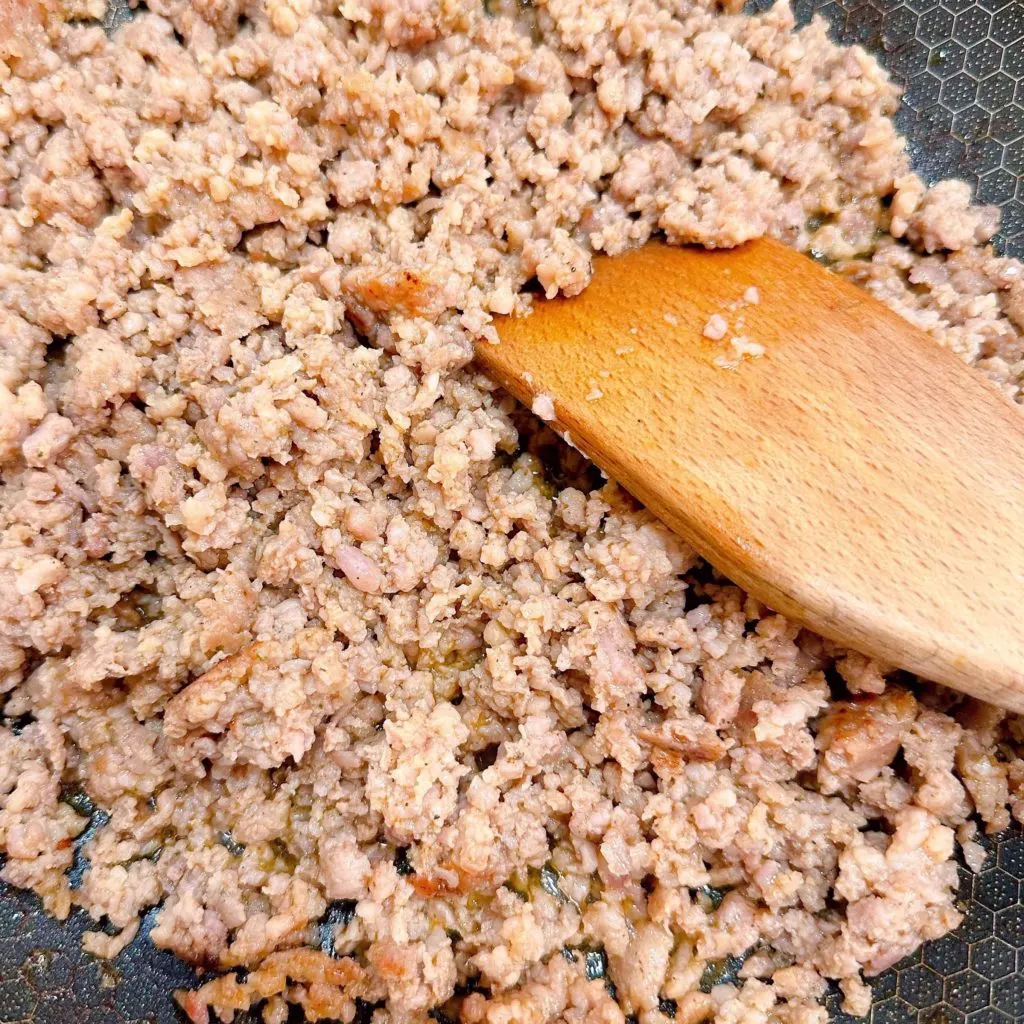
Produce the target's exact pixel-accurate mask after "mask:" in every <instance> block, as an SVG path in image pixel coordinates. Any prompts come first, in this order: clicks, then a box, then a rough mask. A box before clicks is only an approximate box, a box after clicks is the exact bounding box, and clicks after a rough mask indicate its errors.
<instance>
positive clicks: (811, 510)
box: [478, 240, 1024, 711]
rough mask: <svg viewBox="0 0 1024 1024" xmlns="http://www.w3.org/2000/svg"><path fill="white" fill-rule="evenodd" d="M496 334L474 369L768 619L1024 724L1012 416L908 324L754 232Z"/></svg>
mask: <svg viewBox="0 0 1024 1024" xmlns="http://www.w3.org/2000/svg"><path fill="white" fill-rule="evenodd" d="M751 286H753V287H756V288H757V289H758V292H759V294H760V301H759V302H758V303H757V304H756V305H747V306H746V308H745V309H744V310H743V311H742V316H743V318H744V320H745V323H744V326H743V327H742V330H740V331H737V330H735V321H736V319H737V317H738V315H739V314H738V313H733V314H730V313H729V305H730V304H731V303H734V302H736V300H738V299H741V297H742V296H743V295H744V293H745V292H746V290H747V289H748V288H749V287H751ZM715 314H724V315H725V316H726V318H727V319H729V320H731V321H732V322H733V325H734V329H733V330H732V331H731V334H737V333H741V334H742V335H745V336H746V337H748V338H749V339H751V340H752V341H753V342H755V343H758V344H760V345H762V346H763V347H764V354H763V356H761V357H760V358H743V359H742V360H739V361H738V363H736V365H735V368H733V369H730V368H727V366H723V364H728V363H730V362H735V360H734V359H733V356H734V355H735V353H734V350H733V349H732V348H731V347H730V345H729V335H727V336H726V337H725V338H723V339H722V340H721V341H714V340H711V339H709V338H707V337H705V336H704V328H705V326H706V325H707V323H708V321H709V320H710V318H711V317H712V316H713V315H715ZM499 333H500V335H501V339H502V340H501V344H500V345H496V346H481V347H480V350H479V352H478V358H479V359H480V360H481V361H482V363H483V364H484V365H485V366H486V367H487V369H488V371H489V372H490V373H491V374H492V375H494V377H496V379H498V380H499V381H500V382H501V383H502V384H504V385H505V386H506V387H507V388H508V389H509V390H511V391H512V393H513V394H515V395H516V396H517V397H518V398H520V399H521V400H523V401H524V402H526V403H527V404H530V403H531V402H532V401H533V399H534V397H535V396H536V395H537V394H538V393H543V394H546V395H550V396H551V397H552V398H553V399H554V407H555V411H556V421H557V424H556V425H557V426H558V427H559V428H560V429H562V430H563V431H566V430H567V431H568V432H569V434H570V436H571V439H572V441H573V443H575V444H576V445H578V447H580V448H581V449H582V450H583V451H584V452H586V453H587V454H588V455H589V456H590V457H591V458H592V459H593V460H594V461H595V462H596V463H597V465H599V466H600V467H601V468H602V469H604V470H605V471H606V472H607V473H608V474H609V475H610V476H611V477H612V478H613V479H615V480H617V481H618V482H619V483H621V484H622V485H623V486H624V487H626V488H627V489H628V490H629V491H631V492H632V493H633V494H634V495H635V496H636V497H637V498H639V499H640V500H641V501H643V502H644V503H645V504H646V505H648V507H650V508H651V510H652V511H654V512H655V513H656V514H657V515H658V516H659V517H660V518H661V519H662V520H663V521H664V522H666V523H667V524H668V525H669V526H671V527H672V528H673V529H675V530H677V531H678V532H679V533H680V534H681V535H683V536H684V537H686V538H687V539H688V540H690V541H691V542H692V543H693V544H694V545H695V546H696V548H697V550H698V551H700V552H701V553H702V554H703V555H705V556H706V557H707V558H708V559H709V560H710V561H711V562H712V563H713V564H714V565H715V566H716V567H717V568H719V569H720V570H721V571H723V572H724V573H726V574H727V575H728V576H729V577H730V578H732V579H733V580H735V581H736V582H737V583H739V584H740V585H741V586H743V587H745V588H746V589H748V590H749V591H750V592H751V593H753V594H754V595H755V596H757V597H758V598H759V599H761V600H762V601H764V602H765V603H766V604H768V605H769V606H770V607H772V608H775V609H777V610H778V611H780V612H782V613H783V614H785V615H787V616H790V617H792V618H794V619H795V620H797V621H800V622H802V623H804V624H806V625H808V626H810V627H811V628H813V629H815V630H816V631H818V632H820V633H822V634H824V635H825V636H828V637H831V638H833V639H835V640H837V641H839V642H841V643H843V644H847V645H849V646H851V647H853V648H855V649H857V650H860V651H862V652H864V653H866V654H869V655H872V656H874V657H877V658H879V659H881V660H883V661H885V662H887V663H889V664H893V665H897V666H901V667H904V668H907V669H910V670H912V671H914V672H917V673H919V674H920V675H922V676H924V677H926V678H928V679H932V680H936V681H938V682H942V683H946V684H948V685H950V686H953V687H955V688H957V689H960V690H963V691H965V692H967V693H970V694H973V695H975V696H977V697H980V698H982V699H984V700H988V701H992V702H993V703H996V704H1001V705H1003V706H1005V707H1009V708H1013V709H1015V710H1017V711H1024V416H1022V413H1021V410H1019V409H1017V408H1015V407H1014V406H1013V404H1012V403H1011V402H1010V401H1009V400H1007V399H1006V398H1005V397H1004V396H1003V395H1001V394H1000V393H998V392H997V391H996V390H995V389H994V388H993V387H992V386H991V385H990V384H989V383H988V382H987V381H985V380H984V379H983V378H982V377H981V376H980V375H978V374H977V373H976V372H974V371H972V370H970V369H969V368H967V367H966V366H965V365H964V364H962V363H961V362H960V361H959V360H958V359H957V358H956V357H955V356H954V355H953V354H952V353H950V352H947V351H945V350H943V349H942V348H941V347H939V346H938V345H936V344H935V342H934V341H932V340H931V339H930V338H929V337H928V336H927V335H925V334H924V333H923V332H922V331H920V330H918V329H917V328H915V327H913V326H911V325H910V324H909V323H907V322H906V321H905V320H903V319H902V318H901V317H899V316H898V315H897V314H895V313H894V312H892V311H891V310H889V309H888V308H887V307H885V306H884V305H882V304H881V303H880V302H877V301H876V300H874V299H872V298H871V297H870V296H868V295H867V294H866V293H865V292H863V291H862V290H861V289H858V288H856V287H855V286H853V285H852V284H849V283H848V282H846V281H843V280H841V279H840V278H838V277H837V276H836V275H834V274H830V273H829V272H827V271H825V270H824V269H822V268H820V267H818V266H817V265H816V264H814V263H813V262H812V261H811V260H809V259H807V258H805V257H803V256H800V255H799V254H797V253H794V252H792V251H791V250H789V249H787V248H785V247H784V246H782V245H780V244H778V243H775V242H772V241H767V240H765V241H761V242H757V243H752V244H749V245H746V246H743V247H741V248H739V249H735V250H731V251H727V252H718V253H708V252H705V251H703V250H699V251H693V250H688V249H679V248H670V247H666V246H660V245H648V246H646V247H645V248H643V249H640V250H637V251H635V252H632V253H629V254H627V255H625V256H623V257H618V258H615V259H600V260H598V264H597V267H596V270H595V278H594V281H593V283H592V284H591V286H590V287H589V288H588V289H587V291H586V292H584V293H583V294H582V295H580V296H578V297H576V298H573V299H569V300H563V299H555V300H553V301H551V302H542V303H538V310H537V312H535V313H534V314H533V315H532V316H529V317H520V318H510V319H506V320H504V321H503V322H502V323H501V324H500V325H499ZM524 370H525V371H528V373H529V375H530V376H529V377H525V376H524ZM528 381H529V383H528Z"/></svg>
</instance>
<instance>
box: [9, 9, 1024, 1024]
mask: <svg viewBox="0 0 1024 1024" xmlns="http://www.w3.org/2000/svg"><path fill="white" fill-rule="evenodd" d="M101 6H102V5H101V4H100V3H99V0H66V3H65V4H64V5H63V6H61V5H59V4H58V3H56V2H55V0H45V2H38V3H37V2H35V0H0V17H2V19H3V24H2V26H0V27H2V29H3V31H0V56H2V64H0V71H2V75H0V141H2V146H3V154H2V160H0V473H2V491H0V694H3V700H4V703H3V716H4V718H3V721H4V724H3V726H2V728H0V849H3V851H4V852H5V853H6V858H7V859H6V864H5V865H4V867H3V871H2V877H3V878H4V879H5V880H7V881H8V882H11V883H13V884H15V885H18V886H24V887H29V888H32V889H34V890H35V891H36V892H37V893H38V894H39V896H40V897H41V899H42V900H43V903H44V904H45V906H46V908H47V909H48V910H49V911H50V912H51V913H53V914H55V915H57V916H58V917H63V916H65V915H67V914H68V913H69V911H70V909H71V908H72V907H73V906H81V907H84V908H85V909H86V910H87V911H88V912H89V913H90V914H91V915H92V916H93V917H94V918H95V919H96V921H97V922H98V924H99V923H102V924H103V925H104V928H100V927H97V929H96V931H94V932H92V933H90V935H89V936H88V937H87V941H88V943H89V948H90V949H91V950H92V951H93V952H95V953H96V954H98V955H101V956H113V955H116V953H117V952H118V950H119V949H120V948H122V947H123V946H124V944H125V943H127V942H128V941H130V940H131V939H132V937H133V936H134V935H135V934H136V931H137V928H138V921H139V917H140V915H141V914H143V913H144V912H145V911H146V910H147V909H148V908H150V907H159V911H158V914H157V917H156V925H155V927H154V929H153V931H152V934H151V939H152V941H153V942H155V943H156V944H157V945H159V946H162V947H165V948H167V949H170V950H173V951H174V952H175V953H177V954H178V955H179V956H181V957H184V958H185V959H187V960H190V961H192V962H194V963H196V964H200V965H203V966H204V967H206V968H208V969H213V971H214V976H213V979H212V980H208V981H206V983H205V984H204V985H202V987H201V988H199V989H198V991H196V992H194V993H189V994H182V995H180V996H179V998H180V1000H181V1002H182V1005H183V1006H184V1007H185V1009H186V1011H187V1013H188V1014H189V1016H190V1017H191V1018H192V1020H193V1021H195V1022H197V1024H198V1022H205V1021H206V1020H207V1019H209V1016H210V1014H211V1013H213V1014H214V1015H215V1016H217V1017H219V1018H220V1019H222V1020H225V1021H226V1020H229V1019H230V1018H231V1017H232V1015H233V1014H234V1012H235V1011H237V1010H240V1009H244V1008H247V1007H250V1006H252V1005H256V1004H260V1005H261V1006H262V1012H263V1016H264V1019H265V1020H266V1021H267V1022H268V1024H280V1022H283V1021H284V1019H285V1017H286V1015H287V1010H288V1005H289V1004H298V1005H300V1006H301V1007H302V1008H303V1009H304V1012H305V1013H306V1015H307V1017H308V1018H309V1019H311V1020H316V1019H319V1018H334V1019H338V1020H341V1021H351V1020H352V1019H353V1017H354V1014H355V1012H356V1006H357V1001H360V1000H361V1001H363V1002H365V1003H366V1004H369V1005H370V1006H371V1007H372V1008H373V1010H372V1017H373V1024H392V1022H393V1024H399V1022H402V1024H404V1022H424V1021H426V1020H427V1015H428V1013H430V1012H435V1013H436V1012H438V1011H440V1012H442V1013H444V1014H446V1015H448V1016H449V1017H451V1018H454V1019H457V1020H458V1021H460V1022H462V1024H546V1022H549V1021H550V1022H565V1024H623V1020H624V1017H625V1016H627V1015H635V1016H636V1018H637V1021H638V1024H667V1021H668V1020H669V1018H670V1017H671V1016H672V1015H673V1014H674V1020H675V1022H676V1024H697V1022H699V1021H704V1020H708V1021H715V1022H717V1024H769V1022H770V1024H814V1022H821V1021H822V1020H823V1019H824V1011H823V1009H822V1008H821V1006H820V1005H819V1002H818V1001H819V999H820V997H821V995H822V993H823V991H824V987H825V979H829V978H833V979H839V980H840V981H841V983H842V986H843V990H844V992H845V994H846V1000H847V1007H848V1009H850V1010H851V1011H852V1012H854V1013H863V1012H865V1011H866V1010H867V1008H868V1005H869V993H868V990H867V989H866V987H865V986H864V984H863V982H862V980H861V976H862V972H863V973H864V974H868V975H870V974H872V973H875V972H878V971H881V970H883V969H884V968H885V967H887V966H888V965H890V964H892V963H893V962H895V961H896V960H898V959H899V958H901V957H902V956H903V955H904V954H906V953H908V952H909V951H911V950H913V949H914V948H915V947H916V946H917V945H918V944H919V943H921V942H922V941H924V940H926V939H929V938H934V937H937V936H940V935H942V934H944V933H945V932H947V931H948V930H949V929H951V928H952V927H954V926H955V925H956V924H957V922H958V921H959V918H960V914H959V913H958V911H957V909H956V907H955V905H954V902H953V894H954V888H955V885H956V869H955V865H954V862H953V860H952V856H953V852H954V844H955V839H956V838H957V835H958V836H959V839H960V840H961V841H962V842H963V843H964V844H965V854H966V856H967V859H968V862H969V863H972V864H974V865H977V864H978V863H979V858H980V856H981V853H982V851H981V849H980V847H979V846H978V845H977V843H975V842H974V841H973V839H972V838H971V837H972V835H973V834H974V833H973V828H974V824H973V823H974V821H975V820H976V819H978V818H980V820H981V821H982V822H983V823H984V826H985V827H986V828H987V829H989V830H990V831H996V830H999V829H1002V828H1003V827H1004V826H1006V825H1007V823H1008V822H1009V820H1010V815H1011V814H1012V815H1014V816H1016V817H1017V818H1018V819H1020V818H1022V817H1024V761H1022V760H1021V759H1020V758H1019V757H1017V756H1016V754H1015V751H1016V750H1018V749H1019V747H1018V746H1017V743H1018V741H1019V740H1020V739H1021V733H1022V725H1021V720H1020V719H1016V718H1013V717H1009V718H1007V717H1005V716H1004V715H1003V714H1002V713H1000V712H998V711H995V710H993V709H991V708H988V707H984V706H982V705H979V704H976V703H973V702H970V701H964V700H961V699H959V698H956V697H955V696H954V695H951V694H949V693H946V692H943V691H940V690H938V689H936V688H933V687H928V686H923V685H919V684H918V683H917V682H916V681H914V680H910V679H907V678H905V677H901V678H900V679H894V678H893V677H892V675H891V673H889V671H888V670H887V669H886V668H885V667H883V666H879V665H877V664H873V663H872V662H870V661H867V660H866V659H864V658H862V657H860V656H858V655H856V654H850V653H847V652H844V651H841V650H837V649H835V648H833V647H832V646H831V645H829V644H828V643H825V642H823V641H822V640H820V639H819V638H817V637H815V636H813V635H810V634H808V633H807V632H803V631H801V630H799V629H798V628H797V627H795V626H794V625H792V624H790V623H788V622H787V621H785V620H784V619H782V618H781V617H779V616H778V615H774V614H772V613H771V612H770V611H769V610H768V609H766V608H764V607H762V606H760V605H759V604H758V603H757V602H756V601H754V600H752V599H751V598H749V597H747V596H746V595H744V594H743V593H742V592H741V591H740V590H738V589H737V588H736V587H734V586H731V585H730V584H729V583H728V582H726V581H725V580H722V579H720V578H719V577H717V576H716V575H715V573H714V572H713V570H711V569H710V568H709V567H708V566H707V565H706V564H704V563H702V562H701V561H699V559H698V558H697V557H696V556H695V555H694V553H693V552H692V551H691V550H689V549H688V548H687V547H686V545H685V544H683V543H681V542H680V541H679V540H678V539H676V538H674V537H673V536H671V535H670V534H669V533H668V532H666V531H665V530H664V529H663V528H662V527H661V526H659V525H658V524H657V523H656V522H655V521H654V520H652V518H651V517H650V516H649V515H648V514H647V513H645V512H644V511H643V510H642V509H639V508H637V507H636V506H635V505H634V504H633V503H632V502H631V501H630V500H629V499H628V497H627V496H625V495H623V494H622V493H621V492H619V491H617V490H616V489H615V487H614V486H613V485H611V484H607V485H603V486H602V485H601V484H600V481H598V480H597V479H596V478H595V476H594V474H593V473H592V472H591V470H590V468H589V467H588V466H586V465H585V463H584V462H583V460H582V459H581V458H580V457H579V456H578V455H577V454H576V453H575V452H573V451H572V450H571V449H569V448H568V447H566V446H565V445H563V444H562V443H561V442H560V441H559V440H558V439H557V438H556V437H555V436H554V435H553V434H552V433H551V432H550V430H549V429H548V428H547V427H545V426H544V425H543V424H542V423H541V422H540V421H539V420H538V419H535V418H531V417H530V416H529V414H527V413H526V412H525V411H524V410H521V409H519V408H517V407H516V406H515V404H514V403H513V402H512V401H511V400H510V399H509V398H508V397H507V396H505V395H504V394H502V393H501V392H499V391H496V390H495V388H494V387H493V385H491V384H490V383H489V382H488V381H487V380H486V379H484V378H483V377H482V376H480V375H479V374H478V373H475V372H474V370H473V368H472V367H471V365H470V362H469V361H470V357H471V354H472V350H473V344H474V342H475V341H476V340H478V339H482V338H488V337H490V336H491V335H492V334H493V328H492V327H491V326H490V317H491V314H492V313H507V312H509V311H511V310H513V309H514V308H517V307H522V306H523V305H524V304H525V301H526V300H525V299H521V298H518V296H519V293H520V290H521V288H522V287H523V285H524V284H525V283H526V282H527V281H529V280H530V279H533V278H535V279H536V280H537V281H538V282H539V285H540V287H541V288H542V289H543V290H544V291H546V292H547V293H548V294H554V293H556V292H564V293H568V294H573V293H575V292H578V291H579V290H580V289H581V288H583V287H584V286H585V285H586V282H587V279H588V275H589V272H590V260H591V253H592V252H593V251H596V250H603V251H606V252H611V253H615V252H619V251H621V250H623V249H624V248H626V247H628V246H632V245H636V244H639V243H642V242H643V241H645V240H646V239H647V238H648V237H649V236H650V235H651V233H652V232H660V233H663V234H664V235H665V236H667V237H668V238H669V239H670V240H671V241H673V242H679V243H699V244H703V245H708V246H731V245H735V244H737V243H739V242H742V241H743V240H745V239H749V238H752V237H755V236H759V235H762V234H764V233H770V234H773V235H775V236H777V237H780V238H782V239H783V240H785V241H786V242H788V243H789V244H791V245H793V246H796V247H798V248H800V249H803V250H810V251H812V252H813V253H814V254H815V255H816V256H817V257H818V258H820V259H825V260H827V261H829V262H830V263H832V264H833V265H834V267H835V269H836V271H837V272H839V273H842V274H846V275H848V276H849V277H851V278H852V279H854V280H855V281H857V282H859V283H860V284H862V285H863V286H864V287H865V288H867V289H868V290H869V291H871V292H872V293H874V294H875V295H877V296H879V297H880V298H881V299H883V300H884V301H886V302H888V303H889V304H890V305H892V306H893V307H894V308H896V309H897V310H898V311H899V312H900V313H902V314H903V315H904V316H906V317H907V318H908V319H910V320H912V321H913V322H915V323H917V324H919V325H921V326H922V327H923V328H924V329H925V330H927V331H928V332H930V334H931V335H932V336H933V337H934V338H935V340H936V342H937V343H938V344H942V345H946V346H948V347H950V348H952V349H953V350H955V351H956V352H957V353H959V354H960V355H961V356H962V357H963V358H964V359H965V360H967V361H969V362H971V363H972V364H974V365H975V366H976V367H978V369H979V370H980V371H981V372H983V373H985V374H987V375H988V376H989V377H991V378H992V379H993V380H995V381H997V382H998V383H999V385H1000V386H1002V387H1003V388H1005V390H1006V392H1007V393H1008V394H1009V395H1010V396H1012V397H1013V398H1014V399H1015V400H1018V401H1019V400H1020V398H1021V383H1022V378H1024V361H1022V358H1024V347H1022V342H1021V328H1022V326H1024V282H1022V279H1021V265H1020V264H1019V263H1017V262H1016V261H1014V260H1010V259H1004V258H1000V257H999V256H997V255H995V254H994V253H993V251H992V250H991V248H990V247H989V246H988V245H987V244H986V243H987V241H988V239H989V238H990V237H991V236H992V234H993V232H994V230H995V228H996V221H997V218H996V214H995V212H994V211H993V210H992V209H987V208H977V207H973V206H972V205H971V202H970V195H969V192H968V189H967V187H966V186H964V185H962V184H960V183H957V182H944V183H942V184H939V185H937V186H935V187H933V188H927V187H926V186H925V185H924V184H923V183H922V181H921V180H920V179H919V178H918V177H917V176H916V175H914V174H913V173H912V172H911V170H910V169H909V166H908V162H907V158H906V156H905V154H904V150H903V143H902V140H901V139H900V138H899V136H898V135H897V134H896V132H895V130H894V128H893V126H892V123H891V122H890V120H889V115H891V114H892V112H893V111H894V109H895V107H896V102H897V97H896V93H895V91H894V89H893V87H892V86H891V85H890V84H889V82H888V80H887V79H886V77H885V75H884V74H883V73H882V71H881V70H880V69H879V67H878V65H877V64H876V63H875V61H874V60H873V59H872V58H871V57H869V56H868V55H866V54H865V53H864V52H863V51H862V50H860V49H858V48H853V49H844V48H842V47H838V46H835V45H833V44H832V43H831V42H830V41H829V40H828V38H827V34H826V30H825V26H824V24H823V23H822V22H820V21H816V22H814V23H813V24H811V25H810V26H809V27H807V28H804V29H801V30H797V29H796V28H795V27H794V23H793V17H792V15H791V13H790V10H789V8H788V7H787V6H786V5H785V3H779V4H777V5H776V6H775V7H774V8H773V9H772V10H770V11H769V12H767V13H764V14H760V15H757V16H753V17H747V16H743V15H741V14H739V13H737V11H736V10H735V5H734V4H731V3H730V4H727V5H726V6H725V7H722V6H719V5H716V4H715V3H713V2H712V0H661V2H657V0H533V3H532V4H524V6H523V7H522V8H521V9H511V8H509V9H507V10H506V9H504V8H501V7H500V5H499V3H498V2H497V0H491V3H490V5H489V8H488V9H484V8H483V7H481V5H480V3H479V0H437V2H430V0H338V2H335V0H150V2H149V4H148V8H149V11H148V13H142V14H140V15H139V16H138V17H136V18H135V19H134V21H133V22H132V23H130V24H128V25H127V26H125V27H123V28H122V29H121V30H120V31H119V32H118V33H117V34H116V36H115V37H114V38H113V39H108V38H106V37H105V35H104V33H103V32H102V30H101V29H100V28H99V27H98V26H97V25H96V24H95V22H94V21H92V19H95V18H96V17H98V16H99V15H100V14H101V13H102V11H101ZM720 326H721V325H718V324H716V325H715V330H717V329H718V328H719V327H720ZM726 327H729V325H728V324H727V325H726ZM730 329H732V328H731V327H730ZM721 330H722V335H723V336H724V332H725V327H722V328H721ZM627 343H628V339H627ZM540 412H541V414H543V412H544V409H543V408H542V409H540ZM979 528H982V527H981V525H979ZM907 585H908V586H910V587H912V586H913V581H912V580H908V581H907ZM83 790H84V791H85V793H87V795H88V797H89V798H90V799H91V800H92V801H94V802H95V804H96V806H97V807H101V808H103V809H104V810H105V812H106V814H107V815H109V820H107V821H106V824H104V825H103V826H102V827H99V828H97V829H96V830H95V833H94V834H92V835H91V838H89V839H88V842H87V843H86V844H85V845H84V848H83V854H84V856H85V857H86V858H87V861H88V865H89V866H88V870H87V871H86V872H85V874H84V878H83V881H82V883H81V885H80V887H78V888H72V887H71V885H70V884H69V880H68V877H67V875H66V871H67V869H68V867H69V866H70V864H71V861H72V856H73V841H74V839H75V837H76V836H77V835H78V834H79V833H80V832H81V831H82V829H83V828H84V826H85V824H86V817H85V815H84V813H82V812H84V811H85V810H86V809H87V808H86V802H85V801H84V800H83V799H82V798H81V796H80V795H78V794H79V793H80V791H83ZM112 931H113V932H114V933H115V934H111V932H112ZM740 964H742V966H740ZM236 967H245V968H247V969H248V973H247V974H236V973H235V972H234V971H233V970H232V968H236ZM601 974H603V975H605V976H604V977H603V978H599V977H595V976H596V975H601ZM358 1005H360V1006H362V1005H363V1004H362V1003H359V1004H358Z"/></svg>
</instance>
